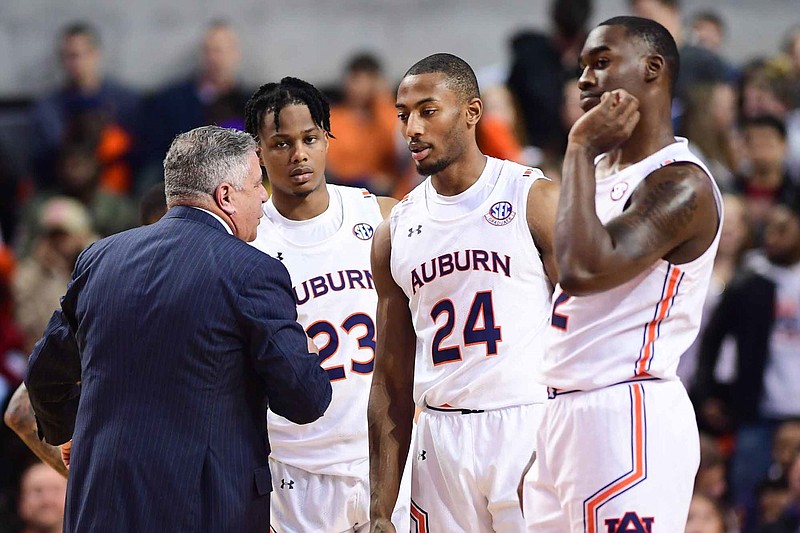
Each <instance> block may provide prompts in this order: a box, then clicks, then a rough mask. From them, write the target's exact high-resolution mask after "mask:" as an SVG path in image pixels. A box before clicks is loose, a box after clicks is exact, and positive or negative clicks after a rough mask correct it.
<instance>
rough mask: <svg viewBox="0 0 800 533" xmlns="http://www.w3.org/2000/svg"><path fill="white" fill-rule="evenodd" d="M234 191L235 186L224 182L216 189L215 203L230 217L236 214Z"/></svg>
mask: <svg viewBox="0 0 800 533" xmlns="http://www.w3.org/2000/svg"><path fill="white" fill-rule="evenodd" d="M233 190H234V189H233V186H232V185H231V184H230V183H224V182H223V183H221V184H219V185H218V186H217V188H216V189H214V202H215V203H216V204H217V205H218V206H219V208H220V209H222V212H223V213H225V214H226V215H228V216H232V215H233V214H234V213H235V212H236V206H234V205H233V202H232V193H233Z"/></svg>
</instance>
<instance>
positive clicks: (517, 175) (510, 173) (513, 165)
mask: <svg viewBox="0 0 800 533" xmlns="http://www.w3.org/2000/svg"><path fill="white" fill-rule="evenodd" d="M502 163H503V166H502V170H501V171H500V175H501V177H502V178H503V179H504V180H508V181H520V182H525V183H529V182H530V183H532V182H534V181H536V180H539V179H544V180H549V179H550V178H548V177H547V176H545V175H544V172H542V171H541V170H540V169H538V168H536V167H531V166H528V165H522V164H520V163H517V162H515V161H510V160H508V159H504V160H503V161H502Z"/></svg>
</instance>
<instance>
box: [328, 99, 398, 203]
mask: <svg viewBox="0 0 800 533" xmlns="http://www.w3.org/2000/svg"><path fill="white" fill-rule="evenodd" d="M397 128H398V122H397V112H396V111H395V108H394V100H392V99H390V98H388V97H387V98H381V99H380V100H379V101H377V102H376V103H375V109H374V112H373V113H372V114H371V115H367V114H361V113H358V112H356V111H354V110H353V109H351V108H348V107H346V106H343V105H336V106H333V107H332V108H331V131H332V132H333V135H334V136H335V137H336V138H335V139H331V141H330V143H329V146H328V163H327V168H328V171H329V173H330V175H331V177H332V178H334V179H336V180H337V181H339V182H341V183H344V184H350V183H354V184H364V183H365V182H366V183H374V184H376V185H378V186H379V187H382V188H384V190H385V189H392V188H394V184H395V181H396V179H397V175H398V162H397V156H396V152H395V139H396V135H397Z"/></svg>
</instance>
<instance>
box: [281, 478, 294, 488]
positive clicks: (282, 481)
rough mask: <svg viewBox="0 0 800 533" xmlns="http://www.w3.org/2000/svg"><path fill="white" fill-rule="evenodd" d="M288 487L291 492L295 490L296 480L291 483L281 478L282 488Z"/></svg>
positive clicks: (291, 480)
mask: <svg viewBox="0 0 800 533" xmlns="http://www.w3.org/2000/svg"><path fill="white" fill-rule="evenodd" d="M286 487H289V490H292V489H294V480H293V479H290V480H289V481H286V480H285V479H283V478H281V488H282V489H285V488H286Z"/></svg>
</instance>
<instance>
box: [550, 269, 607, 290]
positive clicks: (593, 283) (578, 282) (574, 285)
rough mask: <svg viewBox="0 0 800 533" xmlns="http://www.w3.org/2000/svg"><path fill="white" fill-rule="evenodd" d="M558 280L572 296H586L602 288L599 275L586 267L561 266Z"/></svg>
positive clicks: (563, 288) (562, 287)
mask: <svg viewBox="0 0 800 533" xmlns="http://www.w3.org/2000/svg"><path fill="white" fill-rule="evenodd" d="M558 282H559V284H560V285H561V289H562V290H563V291H564V292H566V293H567V294H570V295H572V296H586V295H587V294H592V293H595V292H598V291H599V290H601V289H599V288H598V279H597V276H596V275H595V274H593V273H592V272H589V271H588V270H585V269H578V268H574V267H571V268H559V271H558Z"/></svg>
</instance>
